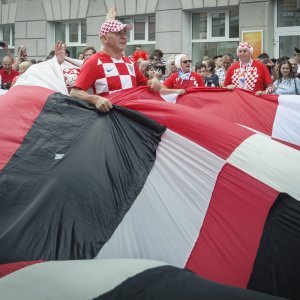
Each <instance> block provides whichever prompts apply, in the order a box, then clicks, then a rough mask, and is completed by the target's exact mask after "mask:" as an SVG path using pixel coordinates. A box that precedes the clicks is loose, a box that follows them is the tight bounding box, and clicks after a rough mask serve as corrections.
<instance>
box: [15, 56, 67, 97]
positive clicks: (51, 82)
mask: <svg viewBox="0 0 300 300" xmlns="http://www.w3.org/2000/svg"><path fill="white" fill-rule="evenodd" d="M17 85H30V86H42V87H45V88H48V89H51V90H53V91H56V92H60V93H62V94H64V95H68V90H67V87H66V84H65V80H64V76H63V72H62V69H61V66H60V64H59V63H58V61H57V58H56V57H55V56H54V57H53V58H52V59H50V60H47V61H44V62H41V63H38V64H34V65H32V66H30V68H29V69H28V70H27V71H26V72H25V73H23V74H22V75H21V76H20V77H19V78H18V79H17V81H16V83H15V86H17Z"/></svg>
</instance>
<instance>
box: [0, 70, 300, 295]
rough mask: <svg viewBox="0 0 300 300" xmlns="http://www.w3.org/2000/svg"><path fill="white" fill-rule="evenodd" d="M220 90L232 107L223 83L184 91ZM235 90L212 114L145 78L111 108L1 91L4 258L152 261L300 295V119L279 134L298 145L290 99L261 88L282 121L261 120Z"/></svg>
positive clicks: (33, 92)
mask: <svg viewBox="0 0 300 300" xmlns="http://www.w3.org/2000/svg"><path fill="white" fill-rule="evenodd" d="M49 74H50V72H49ZM54 78H55V77H53V80H54ZM31 80H32V79H31ZM220 90H221V89H220ZM223 93H224V94H223ZM209 94H211V95H215V96H214V97H217V96H216V94H218V95H219V97H220V99H222V97H223V99H224V101H225V102H227V106H230V103H229V101H228V97H229V96H228V92H227V91H223V90H222V92H221V91H216V92H215V91H212V92H210V91H205V90H198V91H197V92H196V91H191V93H190V94H187V95H185V97H186V98H187V102H188V99H189V97H196V98H197V99H198V100H197V101H195V103H198V104H199V102H200V100H199V99H200V98H201V97H202V95H203V97H204V102H205V101H208V100H205V99H206V98H207V97H209ZM236 94H237V95H238V97H237V98H236V99H235V100H232V101H231V102H234V103H235V104H234V105H233V106H232V107H230V109H229V108H228V109H225V108H226V105H225V104H223V103H222V101H221V100H220V101H219V104H216V105H215V107H214V109H212V110H211V111H210V110H209V104H208V103H207V104H206V105H204V106H203V107H204V108H205V107H206V108H205V109H201V107H195V106H196V105H194V104H193V105H192V104H191V105H188V103H185V104H184V105H183V104H181V105H180V103H179V102H180V101H181V100H180V101H179V99H180V98H178V99H177V102H178V104H174V103H168V102H165V101H164V100H163V97H162V95H160V94H158V93H151V92H149V90H148V89H147V88H139V89H136V90H131V91H124V92H122V93H116V94H113V95H111V98H110V99H111V101H112V102H113V103H114V106H115V107H114V109H113V110H112V111H110V112H109V113H107V114H102V113H99V112H97V111H96V110H95V109H94V108H93V107H91V106H89V105H87V104H85V103H83V102H82V101H78V100H75V99H71V98H70V97H68V96H67V95H64V94H62V93H55V92H54V91H53V90H51V89H46V88H45V87H37V86H34V87H33V86H31V87H28V86H22V85H19V86H16V87H14V88H12V89H11V90H10V91H9V92H8V93H7V94H6V95H4V96H1V98H0V141H1V144H0V145H1V146H0V147H1V148H0V170H1V173H0V244H1V248H0V261H1V263H10V262H11V263H12V262H17V261H24V260H25V261H30V260H41V259H42V260H66V259H88V258H98V259H100V260H102V259H111V258H114V259H116V258H143V259H153V260H159V261H164V262H166V263H167V264H170V265H172V266H174V267H178V268H184V267H185V268H188V269H190V270H192V271H194V272H195V273H197V274H199V275H201V276H203V277H204V278H206V279H208V280H213V281H216V282H218V283H220V284H226V285H231V286H235V287H239V288H247V287H248V288H251V289H254V290H258V291H262V292H268V293H269V294H273V295H278V296H283V297H287V298H290V299H298V298H299V296H300V289H299V287H298V284H297V278H298V277H299V275H300V274H299V273H300V271H299V270H300V268H299V266H300V261H299V255H298V253H297V252H298V251H297V250H298V249H300V236H299V235H300V230H299V227H300V221H299V218H298V216H299V212H300V205H299V199H300V189H299V182H300V170H299V165H300V152H299V150H298V149H297V138H294V137H293V138H291V139H288V138H287V136H288V129H290V127H291V126H292V123H290V124H289V125H288V126H286V127H284V126H283V127H282V128H283V129H282V132H285V136H286V137H284V138H281V139H280V140H283V141H284V142H289V143H293V144H295V146H294V147H290V146H287V145H285V144H284V143H283V142H278V141H275V140H273V139H270V136H271V137H272V136H273V133H271V131H270V130H271V129H270V128H273V127H274V122H275V121H274V120H276V118H277V114H278V111H279V109H278V107H280V103H279V102H278V103H279V104H278V103H277V104H276V102H275V100H274V99H273V98H272V100H268V99H265V98H258V99H259V101H261V102H264V103H265V106H266V108H265V111H266V112H267V114H270V115H272V116H273V117H272V118H270V115H268V116H266V117H265V120H267V121H266V122H265V123H264V121H260V123H259V122H257V123H256V122H255V119H256V117H257V116H256V114H253V115H252V116H251V118H250V117H249V118H248V121H247V117H244V116H242V115H244V114H245V113H246V112H247V110H246V108H247V106H249V105H248V104H247V103H248V97H250V96H251V97H252V95H250V94H249V93H247V92H242V91H237V92H236ZM222 95H223V96H222ZM230 95H234V93H232V92H231V94H230ZM255 98H257V97H255ZM237 99H240V100H237ZM182 101H183V98H182ZM190 101H192V100H190ZM212 101H213V102H214V101H215V100H212ZM257 101H258V100H257ZM215 102H216V101H215ZM239 103H240V108H239ZM245 103H246V104H245ZM274 103H275V104H274ZM269 105H271V107H269V108H268V106H269ZM295 107H298V106H295ZM222 111H223V113H222ZM226 111H227V112H228V111H229V112H230V113H228V114H226V113H225V112H226ZM250 111H251V109H250ZM259 111H260V112H261V113H262V112H263V111H264V110H263V108H262V107H260V109H259ZM238 112H240V114H241V116H240V117H237V115H238ZM299 113H300V111H298V114H299ZM248 114H250V115H251V113H250V112H248ZM261 118H263V116H261V117H259V118H258V119H259V120H261ZM250 119H251V120H250ZM296 119H297V118H294V120H296ZM298 119H299V118H298ZM271 120H273V121H271ZM272 122H273V125H272V126H273V127H272V126H271V123H272ZM255 124H257V125H255ZM278 124H279V123H278ZM295 124H296V123H295ZM267 129H268V130H267ZM261 133H264V134H261ZM291 136H294V135H293V134H291ZM273 138H275V136H273ZM276 138H279V137H278V136H277V137H276ZM95 261H96V260H95Z"/></svg>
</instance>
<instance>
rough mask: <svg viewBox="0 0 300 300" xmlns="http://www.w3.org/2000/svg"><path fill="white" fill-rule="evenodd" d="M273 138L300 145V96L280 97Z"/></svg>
mask: <svg viewBox="0 0 300 300" xmlns="http://www.w3.org/2000/svg"><path fill="white" fill-rule="evenodd" d="M278 103H279V105H278V107H277V111H276V116H275V120H274V124H273V130H272V137H273V138H277V139H280V140H283V141H287V142H290V143H293V144H296V145H300V130H299V128H300V118H299V112H300V96H298V95H297V96H296V95H280V96H279V98H278Z"/></svg>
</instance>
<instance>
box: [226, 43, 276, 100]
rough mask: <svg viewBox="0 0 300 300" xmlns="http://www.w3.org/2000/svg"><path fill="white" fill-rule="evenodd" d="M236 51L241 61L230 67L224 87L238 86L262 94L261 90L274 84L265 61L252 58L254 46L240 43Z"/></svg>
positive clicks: (232, 87)
mask: <svg viewBox="0 0 300 300" xmlns="http://www.w3.org/2000/svg"><path fill="white" fill-rule="evenodd" d="M236 53H237V55H238V57H239V61H238V62H236V63H235V64H233V65H231V67H230V68H229V69H228V71H227V73H226V77H225V81H224V87H227V88H228V89H234V88H236V87H238V88H242V89H246V90H248V91H252V92H255V93H256V95H260V93H261V91H264V90H266V89H267V88H269V87H271V86H272V84H273V81H272V78H271V75H270V72H269V70H268V68H267V67H266V66H265V65H264V64H263V63H261V62H259V61H256V60H253V59H252V58H251V55H252V53H253V48H252V47H251V46H250V44H249V43H247V42H242V43H240V44H239V45H238V48H237V52H236Z"/></svg>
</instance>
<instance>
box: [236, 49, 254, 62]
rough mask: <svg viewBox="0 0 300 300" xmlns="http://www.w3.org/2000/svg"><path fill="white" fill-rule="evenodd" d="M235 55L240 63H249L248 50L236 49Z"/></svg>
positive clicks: (249, 55) (249, 54)
mask: <svg viewBox="0 0 300 300" xmlns="http://www.w3.org/2000/svg"><path fill="white" fill-rule="evenodd" d="M237 55H238V57H239V59H240V61H241V62H242V63H245V64H247V63H248V62H249V61H250V58H251V53H250V51H249V50H248V49H245V48H244V49H238V51H237Z"/></svg>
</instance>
